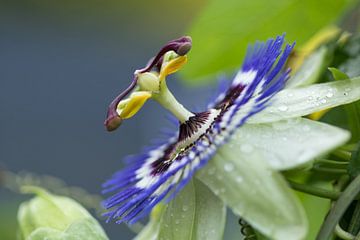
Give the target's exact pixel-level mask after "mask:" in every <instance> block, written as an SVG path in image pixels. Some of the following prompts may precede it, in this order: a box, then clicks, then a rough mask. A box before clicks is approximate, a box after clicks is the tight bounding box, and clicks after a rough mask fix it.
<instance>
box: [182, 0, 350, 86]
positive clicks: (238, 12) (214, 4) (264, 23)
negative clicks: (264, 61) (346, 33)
mask: <svg viewBox="0 0 360 240" xmlns="http://www.w3.org/2000/svg"><path fill="white" fill-rule="evenodd" d="M354 3H355V1H354V0H336V1H327V0H319V1H312V0H303V1H298V0H227V1H223V0H212V1H210V3H209V5H208V6H207V7H206V8H205V10H204V11H203V12H202V14H200V16H199V17H198V18H197V19H196V21H195V22H194V23H193V25H192V26H191V27H190V30H189V31H188V33H189V35H191V36H192V38H193V42H194V47H193V50H192V52H191V53H190V61H189V62H190V63H189V64H188V65H187V66H185V67H184V70H183V71H182V73H183V75H184V79H185V81H187V82H188V83H191V84H198V83H205V82H206V81H207V80H208V79H207V77H208V76H210V75H214V74H216V73H219V72H223V71H232V70H234V69H235V68H237V67H239V65H240V64H241V61H242V59H243V57H244V55H245V52H246V46H247V45H248V44H249V43H254V42H255V41H256V40H262V41H263V40H266V39H267V38H269V37H275V36H276V35H281V34H283V33H286V36H287V41H288V42H293V41H296V43H297V46H301V45H302V44H303V43H305V42H306V41H307V40H308V39H309V38H310V37H311V36H312V35H314V34H315V33H316V32H317V31H319V30H320V29H321V28H323V27H325V26H327V25H329V24H332V23H336V21H337V20H338V19H339V16H341V14H342V13H344V12H345V11H347V10H349V9H350V7H351V6H353V5H354Z"/></svg>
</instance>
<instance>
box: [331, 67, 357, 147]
mask: <svg viewBox="0 0 360 240" xmlns="http://www.w3.org/2000/svg"><path fill="white" fill-rule="evenodd" d="M349 62H351V60H348V63H349ZM359 63H360V62H359ZM329 70H330V71H331V73H332V75H333V77H334V79H335V80H342V79H349V76H348V75H347V74H346V73H344V72H342V71H340V70H339V69H336V68H329ZM349 71H351V69H349ZM356 71H357V70H356ZM344 108H345V111H346V114H347V120H348V123H349V129H350V131H351V133H352V136H351V140H352V142H357V141H359V140H360V101H357V102H354V103H351V104H348V105H345V106H344Z"/></svg>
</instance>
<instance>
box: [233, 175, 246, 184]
mask: <svg viewBox="0 0 360 240" xmlns="http://www.w3.org/2000/svg"><path fill="white" fill-rule="evenodd" d="M235 180H236V182H237V183H241V182H242V181H244V179H243V178H242V177H240V176H237V177H236V178H235Z"/></svg>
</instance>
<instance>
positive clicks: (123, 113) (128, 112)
mask: <svg viewBox="0 0 360 240" xmlns="http://www.w3.org/2000/svg"><path fill="white" fill-rule="evenodd" d="M150 97H151V93H149V92H146V91H138V92H134V93H132V94H131V95H130V97H129V98H128V99H127V100H126V103H125V104H123V103H120V104H119V105H118V113H119V116H120V118H122V119H126V118H131V117H132V116H134V115H135V114H136V113H137V112H138V111H139V110H140V108H141V107H142V106H143V105H144V104H145V102H146V100H148V99H149V98H150Z"/></svg>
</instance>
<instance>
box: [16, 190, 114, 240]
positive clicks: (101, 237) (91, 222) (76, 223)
mask: <svg viewBox="0 0 360 240" xmlns="http://www.w3.org/2000/svg"><path fill="white" fill-rule="evenodd" d="M22 191H23V192H27V193H35V194H37V196H36V197H34V198H33V199H31V200H29V201H27V202H24V203H22V204H21V205H20V207H19V211H18V223H19V227H20V231H21V238H22V239H29V240H38V239H39V240H40V239H54V240H55V239H65V240H77V239H89V240H95V239H97V240H107V239H108V238H107V236H106V234H105V232H104V230H103V229H102V228H101V226H100V224H99V223H98V222H97V221H96V220H95V219H94V218H93V217H92V216H91V215H90V213H89V212H88V211H87V210H86V209H85V208H84V207H82V206H81V205H80V204H79V203H78V202H76V201H75V200H73V199H71V198H68V197H63V196H58V195H54V194H51V193H49V192H47V191H46V190H45V189H42V188H40V187H34V186H24V187H23V188H22Z"/></svg>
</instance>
